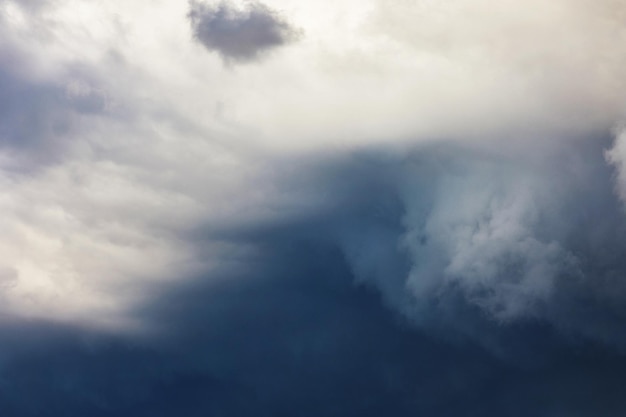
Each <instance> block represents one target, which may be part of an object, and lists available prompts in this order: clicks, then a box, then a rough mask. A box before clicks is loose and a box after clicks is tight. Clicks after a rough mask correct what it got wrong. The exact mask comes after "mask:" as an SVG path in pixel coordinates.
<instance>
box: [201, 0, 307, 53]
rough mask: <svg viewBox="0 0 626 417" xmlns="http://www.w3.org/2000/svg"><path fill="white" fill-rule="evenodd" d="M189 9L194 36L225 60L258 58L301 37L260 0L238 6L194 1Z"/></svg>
mask: <svg viewBox="0 0 626 417" xmlns="http://www.w3.org/2000/svg"><path fill="white" fill-rule="evenodd" d="M190 9H191V10H190V11H189V19H190V21H191V27H192V30H193V35H194V38H195V39H196V40H197V41H199V42H200V43H201V44H202V45H204V47H205V48H207V49H208V50H209V51H215V52H217V53H218V54H219V55H220V56H221V57H222V58H223V59H224V60H225V61H226V62H231V63H232V62H240V63H241V62H249V61H256V60H258V59H259V58H260V57H261V56H263V55H265V54H266V53H267V52H269V51H271V50H274V49H277V48H279V47H280V46H283V45H286V44H288V43H290V42H292V41H294V40H295V39H296V38H297V37H298V36H299V32H298V30H296V29H295V28H293V27H292V26H291V25H290V24H289V23H288V22H287V21H286V20H284V19H283V18H282V17H281V16H280V15H279V14H278V13H277V12H276V11H274V10H272V9H270V8H269V7H268V6H266V5H264V4H263V3H260V2H258V1H252V2H249V3H247V4H246V5H245V8H238V7H237V6H236V5H234V4H233V3H230V2H228V1H227V0H223V1H220V2H219V3H217V4H216V5H210V4H205V3H201V2H198V1H195V0H194V1H191V2H190Z"/></svg>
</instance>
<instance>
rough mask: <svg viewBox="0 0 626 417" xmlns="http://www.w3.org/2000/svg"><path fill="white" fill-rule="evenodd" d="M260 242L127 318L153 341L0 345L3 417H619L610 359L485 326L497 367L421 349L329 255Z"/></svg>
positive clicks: (92, 339)
mask: <svg viewBox="0 0 626 417" xmlns="http://www.w3.org/2000/svg"><path fill="white" fill-rule="evenodd" d="M262 243H263V245H264V250H263V253H262V254H260V255H259V258H258V263H257V271H256V273H255V274H249V275H248V276H247V277H236V276H231V277H225V278H228V279H225V280H223V281H222V284H219V285H218V286H217V287H216V286H215V285H211V286H203V285H199V284H196V285H189V286H188V287H187V288H184V289H181V288H180V287H179V288H178V289H177V290H176V291H172V290H170V291H168V292H167V295H166V296H162V297H161V298H160V299H159V300H158V303H157V302H155V303H154V304H152V305H151V306H146V307H145V308H144V309H143V310H142V311H141V313H140V314H143V315H144V316H145V317H146V318H147V319H150V320H154V321H157V322H159V323H160V326H161V328H162V329H167V331H166V332H165V333H163V334H161V336H156V337H153V338H149V339H142V340H141V341H138V340H129V339H123V338H109V337H106V336H101V335H94V334H86V332H81V331H78V330H73V329H71V328H58V327H56V328H55V327H52V326H47V325H45V324H35V323H33V324H31V325H29V326H18V327H17V328H15V330H14V331H10V330H5V333H6V334H5V335H4V336H3V341H4V342H3V351H4V355H3V356H4V360H3V364H2V368H1V374H0V375H1V384H0V408H1V409H2V410H3V412H2V414H3V415H6V416H85V415H89V416H113V415H115V416H133V417H137V416H181V415H184V416H246V415H249V416H381V415H388V416H529V415H532V416H599V415H601V416H621V415H623V411H624V410H625V409H626V398H624V396H623V392H624V388H625V386H624V385H625V384H626V382H625V381H624V377H623V376H624V375H626V360H624V358H623V357H621V356H620V355H618V354H615V353H610V351H608V350H607V349H604V348H601V347H597V346H596V347H592V346H589V345H585V344H582V343H577V342H575V341H572V340H566V339H564V338H562V337H559V336H557V335H555V334H554V333H553V332H552V331H551V330H550V329H548V328H545V327H541V326H539V325H532V324H530V325H525V326H518V327H517V328H514V329H511V328H510V327H509V328H504V327H500V326H498V325H494V324H486V325H485V326H486V327H485V329H487V328H488V330H485V331H486V332H487V333H486V336H485V337H489V338H491V339H493V340H499V342H498V346H499V347H500V351H499V353H497V352H493V351H490V349H487V348H484V347H481V346H479V344H478V343H475V342H472V341H467V340H466V341H462V340H451V339H450V338H447V337H446V336H445V335H442V334H439V335H436V333H437V332H436V331H434V332H430V333H431V334H430V335H428V334H426V333H425V332H424V331H420V330H418V329H415V328H414V327H413V326H410V325H409V324H408V323H406V322H404V320H403V319H402V318H400V317H399V316H398V315H396V314H394V313H392V312H390V311H389V310H388V309H386V308H385V307H384V306H383V305H382V304H381V301H380V299H379V297H378V295H377V294H375V293H374V292H373V291H370V290H368V289H367V288H363V287H355V286H354V285H353V277H352V276H351V273H350V272H349V269H348V268H347V265H346V264H345V262H344V261H343V258H342V255H341V254H340V252H338V251H337V250H335V249H333V248H331V247H324V246H322V245H316V244H312V243H310V242H306V241H293V240H289V241H284V239H281V238H272V239H265V241H263V242H262ZM225 274H226V272H225ZM230 274H233V275H236V273H233V272H232V271H231V272H230ZM235 278H238V279H235ZM209 287H210V288H209ZM476 320H480V319H479V318H478V319H476Z"/></svg>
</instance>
